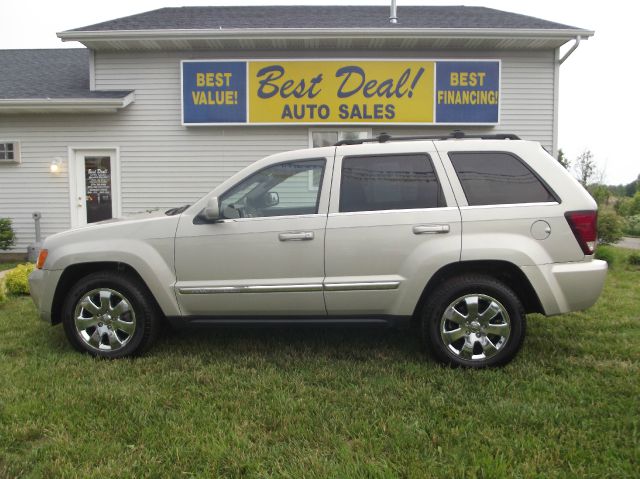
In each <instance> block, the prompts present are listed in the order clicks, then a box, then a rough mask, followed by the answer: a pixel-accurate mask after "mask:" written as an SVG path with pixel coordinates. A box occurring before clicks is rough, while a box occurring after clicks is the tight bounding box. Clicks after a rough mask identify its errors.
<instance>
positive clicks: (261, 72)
mask: <svg viewBox="0 0 640 479" xmlns="http://www.w3.org/2000/svg"><path fill="white" fill-rule="evenodd" d="M499 108H500V61H499V60H464V61H461V60H398V61H392V60H269V61H263V60H259V61H258V60H256V61H253V60H248V61H201V60H184V61H182V123H183V124H184V125H219V124H250V125H274V124H291V123H297V124H306V125H316V124H342V123H346V124H375V123H385V124H388V123H393V124H405V125H407V124H409V125H424V124H456V125H464V124H497V123H498V122H499Z"/></svg>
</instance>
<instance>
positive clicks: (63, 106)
mask: <svg viewBox="0 0 640 479" xmlns="http://www.w3.org/2000/svg"><path fill="white" fill-rule="evenodd" d="M134 100H135V95H134V92H131V93H129V94H128V95H126V96H125V97H122V98H10V99H0V113H21V112H39V113H65V112H74V113H75V112H79V111H83V112H87V113H108V112H116V111H118V110H121V109H122V108H126V107H127V106H129V105H130V104H131V103H133V101H134Z"/></svg>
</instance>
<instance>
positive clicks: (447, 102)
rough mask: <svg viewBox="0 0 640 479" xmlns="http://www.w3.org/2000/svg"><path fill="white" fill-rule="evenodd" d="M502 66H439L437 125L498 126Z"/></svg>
mask: <svg viewBox="0 0 640 479" xmlns="http://www.w3.org/2000/svg"><path fill="white" fill-rule="evenodd" d="M499 102H500V62H497V61H438V62H436V123H458V124H460V123H498V109H499V106H500V105H499Z"/></svg>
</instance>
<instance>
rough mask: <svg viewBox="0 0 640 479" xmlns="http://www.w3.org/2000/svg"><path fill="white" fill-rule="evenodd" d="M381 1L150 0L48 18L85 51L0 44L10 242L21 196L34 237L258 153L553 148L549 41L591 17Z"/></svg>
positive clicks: (19, 247) (190, 186)
mask: <svg viewBox="0 0 640 479" xmlns="http://www.w3.org/2000/svg"><path fill="white" fill-rule="evenodd" d="M389 13H390V12H389V9H388V8H386V7H382V6H263V7H183V8H163V9H160V10H155V11H151V12H147V13H141V14H138V15H133V16H130V17H125V18H120V19H116V20H111V21H107V22H104V23H99V24H97V25H91V26H88V27H82V28H77V29H74V30H69V31H64V32H61V33H58V37H60V38H61V39H62V40H63V41H78V42H80V43H82V44H83V45H84V46H85V47H86V48H81V49H55V50H4V51H0V70H1V71H2V72H3V75H2V76H0V217H9V218H11V219H12V220H13V222H14V227H15V230H16V233H17V237H18V241H17V244H16V247H15V252H24V251H26V248H27V246H28V245H29V244H30V243H32V242H33V241H34V233H33V231H34V225H33V220H32V213H33V212H35V211H38V212H41V213H42V220H41V224H42V232H43V235H44V236H47V235H50V234H53V233H56V232H58V231H62V230H64V229H67V228H70V227H76V226H81V225H84V224H86V223H88V222H89V223H90V222H94V221H99V220H102V219H106V218H110V217H112V216H120V215H123V214H125V215H126V214H131V213H134V212H139V211H144V210H147V209H152V208H170V207H173V206H176V205H180V204H185V203H190V202H192V201H193V200H194V199H196V198H198V197H200V196H202V195H204V194H205V193H206V192H208V191H210V190H211V189H212V188H213V187H214V186H215V185H217V184H219V183H220V182H221V181H223V180H224V179H225V178H227V177H229V176H230V175H231V174H232V173H234V172H236V171H238V170H239V169H241V168H242V167H244V166H245V165H247V164H249V163H251V162H253V161H254V160H256V159H258V158H261V157H264V156H266V155H269V154H272V153H275V152H280V151H284V150H292V149H298V148H307V147H309V146H310V145H311V146H313V145H324V144H330V143H333V142H335V141H337V140H339V139H343V138H348V137H352V136H362V135H377V134H379V133H381V132H387V133H390V134H393V135H395V134H418V133H419V134H432V133H448V132H450V131H451V130H453V129H464V130H465V131H467V132H470V133H479V132H491V133H499V132H509V133H515V134H517V135H519V136H521V137H522V138H525V139H531V140H537V141H539V142H541V143H542V145H544V147H545V148H547V149H548V150H549V151H553V152H555V151H556V149H557V139H556V138H557V130H558V75H559V68H560V64H561V63H562V61H563V60H564V59H566V56H565V58H560V55H559V48H560V47H561V46H562V45H564V44H565V43H567V42H570V41H573V42H575V44H574V47H575V46H577V45H578V43H579V42H580V40H581V39H586V38H589V37H590V36H592V35H593V32H591V31H588V30H584V29H580V28H575V27H571V26H567V25H561V24H558V23H554V22H550V21H546V20H540V19H537V18H532V17H528V16H523V15H518V14H515V13H509V12H503V11H498V10H493V9H488V8H480V7H462V6H459V7H433V6H407V7H400V8H399V9H398V12H397V13H398V18H399V21H398V22H397V23H392V22H390V19H389V17H390V15H389ZM572 50H573V49H571V50H570V51H569V54H570V52H571V51H572ZM314 181H315V179H314V178H309V184H308V187H309V188H314Z"/></svg>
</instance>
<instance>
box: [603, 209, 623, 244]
mask: <svg viewBox="0 0 640 479" xmlns="http://www.w3.org/2000/svg"><path fill="white" fill-rule="evenodd" d="M622 227H623V221H622V218H620V217H619V216H618V215H617V214H615V213H614V212H613V211H602V212H600V213H599V214H598V240H599V241H600V243H602V244H612V243H617V242H618V241H620V239H621V238H622Z"/></svg>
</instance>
